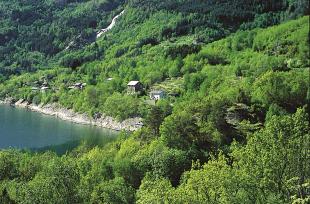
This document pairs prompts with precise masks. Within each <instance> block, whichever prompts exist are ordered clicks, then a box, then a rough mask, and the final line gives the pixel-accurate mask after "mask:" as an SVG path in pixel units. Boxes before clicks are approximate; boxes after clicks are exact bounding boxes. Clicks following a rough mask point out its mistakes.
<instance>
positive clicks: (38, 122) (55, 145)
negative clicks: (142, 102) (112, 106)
mask: <svg viewBox="0 0 310 204" xmlns="http://www.w3.org/2000/svg"><path fill="white" fill-rule="evenodd" d="M117 134H118V133H117V132H115V131H112V130H108V129H102V128H97V127H92V126H84V125H78V124H74V123H71V122H67V121H62V120H60V119H57V118H55V117H52V116H46V115H43V114H40V113H35V112H31V111H28V110H26V109H22V108H13V107H10V106H7V105H0V149H3V148H10V147H13V148H19V149H31V150H36V151H37V150H39V151H43V150H54V151H56V152H58V153H65V152H66V151H69V150H71V149H73V148H75V147H76V146H78V145H79V144H80V143H81V142H83V143H86V144H89V145H104V144H106V143H108V142H111V141H112V140H114V139H115V138H116V136H117Z"/></svg>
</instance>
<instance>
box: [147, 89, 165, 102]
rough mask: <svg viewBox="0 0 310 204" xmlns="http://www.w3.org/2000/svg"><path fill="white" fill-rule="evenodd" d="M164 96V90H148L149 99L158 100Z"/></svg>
mask: <svg viewBox="0 0 310 204" xmlns="http://www.w3.org/2000/svg"><path fill="white" fill-rule="evenodd" d="M163 98H165V91H163V90H154V91H151V92H150V99H151V100H156V101H157V100H160V99H163Z"/></svg>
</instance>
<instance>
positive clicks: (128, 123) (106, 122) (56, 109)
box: [0, 98, 143, 131]
mask: <svg viewBox="0 0 310 204" xmlns="http://www.w3.org/2000/svg"><path fill="white" fill-rule="evenodd" d="M0 103H4V104H10V105H12V106H15V107H21V108H27V109H29V110H31V111H35V112H39V113H42V114H45V115H50V116H55V117H58V118H60V119H62V120H66V121H71V122H73V123H78V124H83V125H94V126H98V127H102V128H108V129H113V130H117V131H120V130H125V131H136V130H138V129H140V128H141V127H142V126H143V123H142V118H138V117H136V118H129V119H126V120H124V121H122V122H119V121H117V120H115V119H114V118H112V117H110V116H107V115H104V114H100V116H99V117H96V119H94V118H92V117H89V116H88V115H87V114H85V113H76V112H74V111H73V110H70V109H66V108H63V107H61V106H60V105H59V104H56V103H54V104H47V105H43V104H40V105H35V104H31V103H29V102H27V101H25V100H22V99H21V100H18V101H17V102H15V101H14V100H13V99H11V98H7V99H5V100H3V101H0Z"/></svg>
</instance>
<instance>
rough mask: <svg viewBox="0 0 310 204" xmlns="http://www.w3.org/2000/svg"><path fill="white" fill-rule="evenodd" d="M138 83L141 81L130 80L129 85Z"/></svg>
mask: <svg viewBox="0 0 310 204" xmlns="http://www.w3.org/2000/svg"><path fill="white" fill-rule="evenodd" d="M138 83H140V82H139V81H130V82H129V83H128V84H127V85H128V86H135V85H137V84H138Z"/></svg>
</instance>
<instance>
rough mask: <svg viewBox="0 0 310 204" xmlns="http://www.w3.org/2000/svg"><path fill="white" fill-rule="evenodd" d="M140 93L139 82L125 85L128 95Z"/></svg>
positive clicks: (140, 85) (140, 86)
mask: <svg viewBox="0 0 310 204" xmlns="http://www.w3.org/2000/svg"><path fill="white" fill-rule="evenodd" d="M140 91H142V84H141V83H140V82H139V81H130V82H129V83H128V84H127V93H128V94H135V93H139V92H140Z"/></svg>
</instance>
